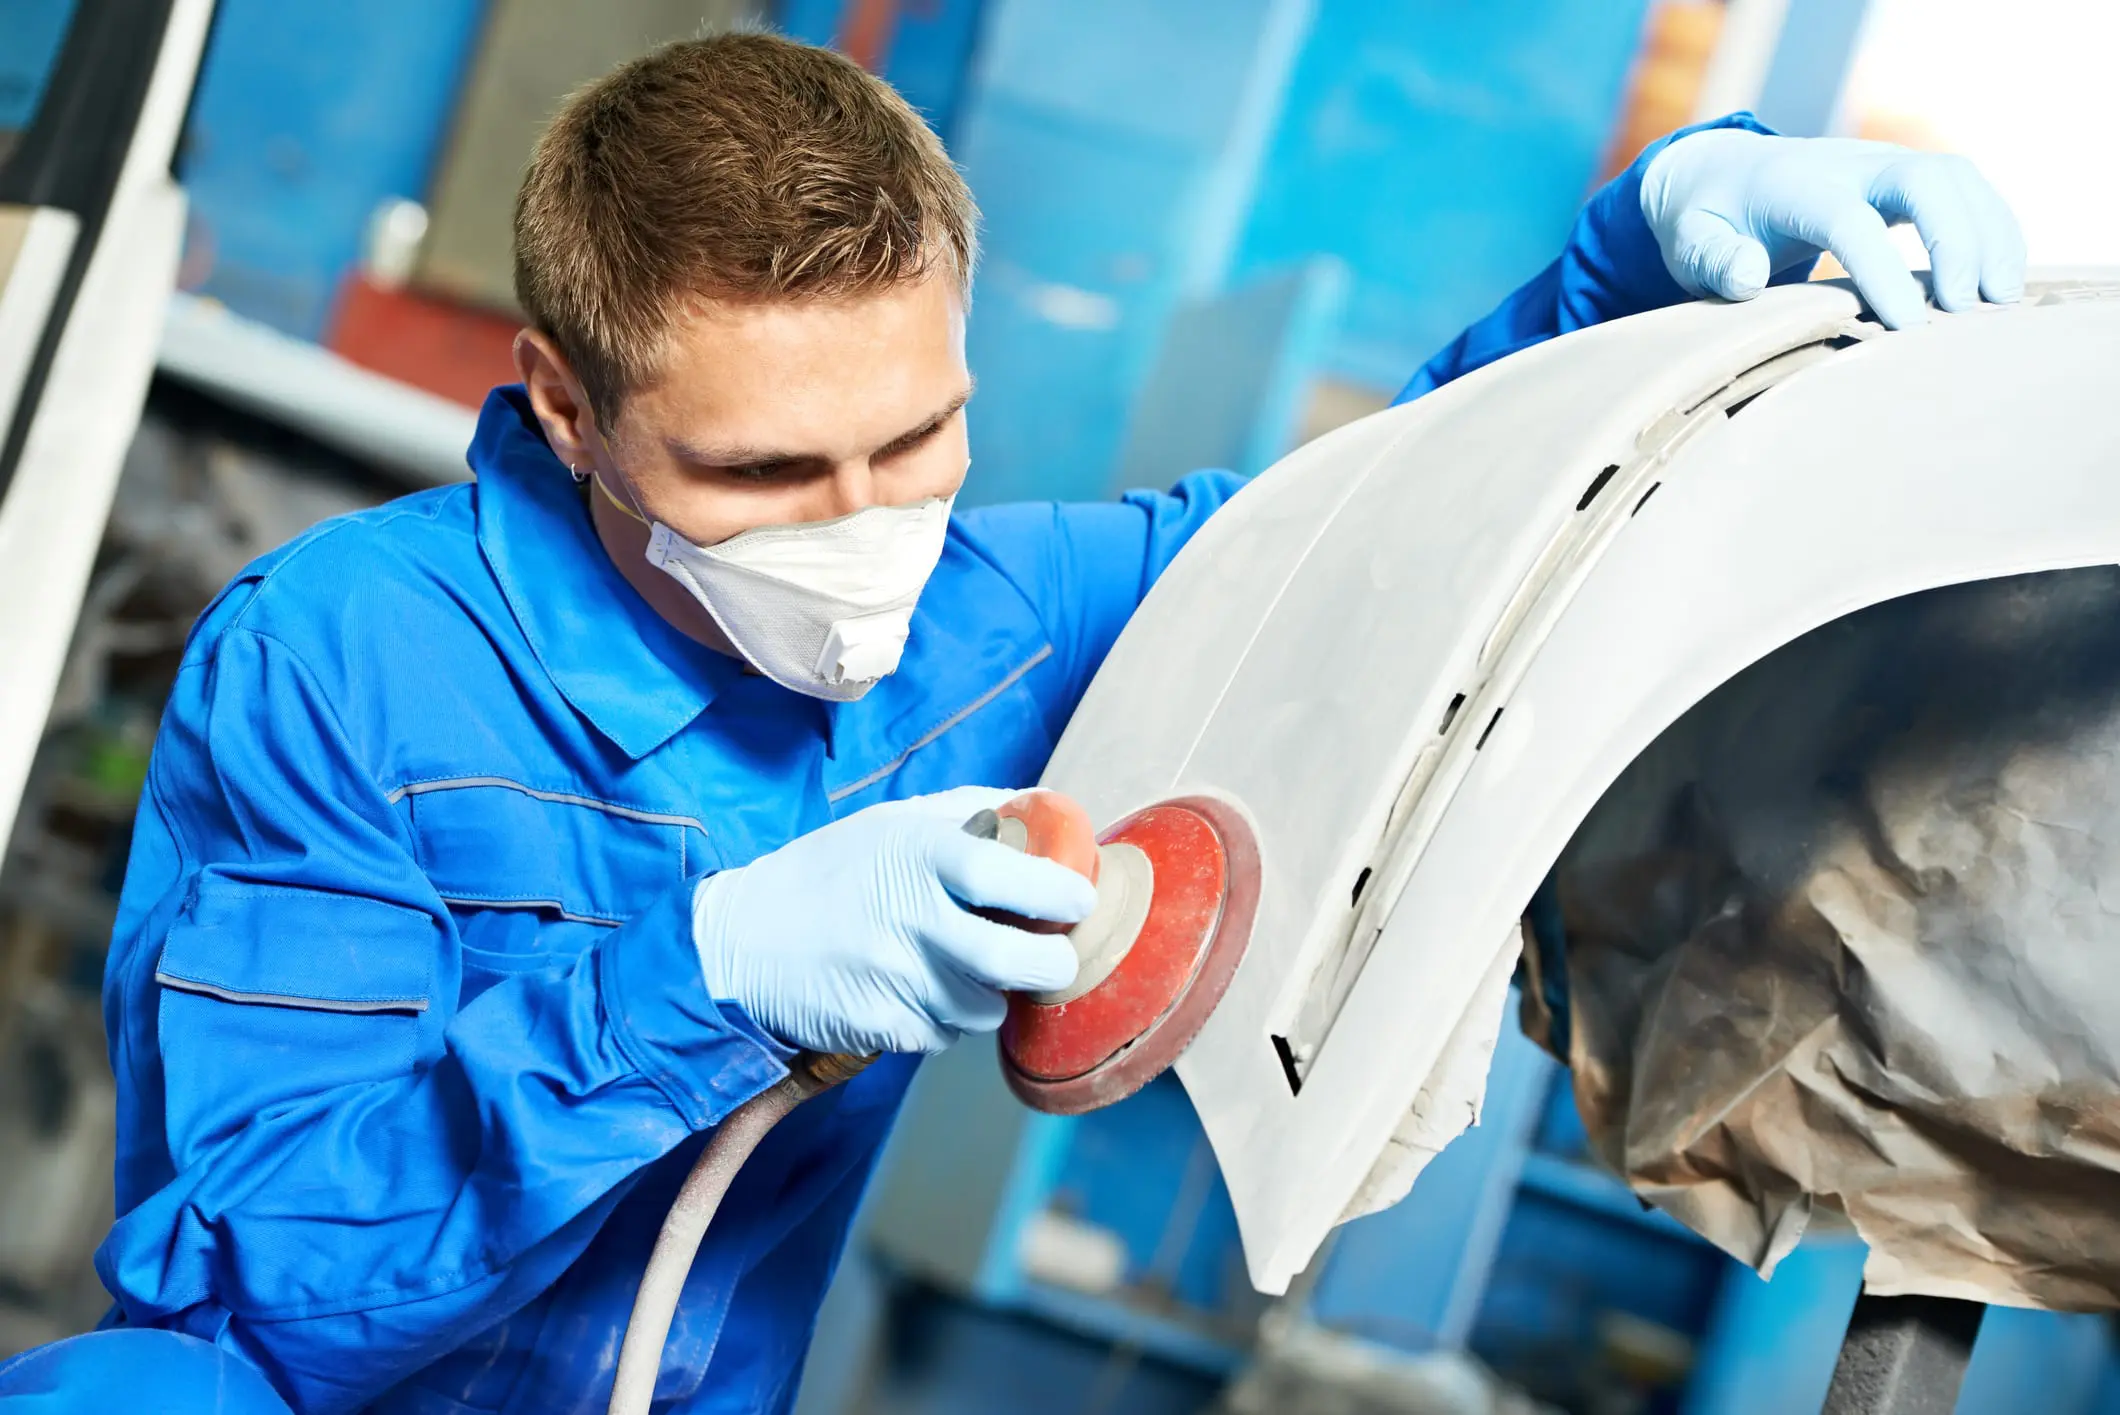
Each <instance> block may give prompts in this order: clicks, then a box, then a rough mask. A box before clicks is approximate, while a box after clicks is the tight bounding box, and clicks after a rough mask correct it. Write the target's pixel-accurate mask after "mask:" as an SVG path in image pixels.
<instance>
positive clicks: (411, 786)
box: [383, 684, 1007, 835]
mask: <svg viewBox="0 0 2120 1415" xmlns="http://www.w3.org/2000/svg"><path fill="white" fill-rule="evenodd" d="M1003 686H1004V687H1005V686H1007V685H1006V684H1004V685H1003ZM473 786H501V787H505V788H507V789H508V790H510V791H520V792H522V793H523V794H524V795H525V796H528V797H530V798H531V799H533V800H538V801H551V802H554V803H556V804H558V805H562V806H587V807H588V808H589V809H590V810H592V811H602V812H603V813H604V814H606V815H612V816H622V817H624V818H625V819H626V820H631V821H645V822H647V823H648V824H649V825H688V826H690V827H692V829H694V830H696V831H698V832H699V833H700V834H701V835H705V834H706V833H707V827H706V825H705V823H704V822H702V821H701V820H700V819H699V817H697V816H673V815H666V814H664V813H663V812H661V811H641V810H635V809H634V808H633V807H631V806H614V805H612V804H611V803H610V802H609V801H599V800H597V799H596V798H595V797H594V796H577V795H575V794H574V793H572V792H570V791H540V790H538V789H537V788H536V787H534V786H525V785H523V783H522V782H520V781H510V780H509V779H508V778H507V777H505V776H452V777H448V778H445V779H443V780H441V781H411V782H407V783H406V784H405V785H403V786H400V787H398V789H397V790H395V791H393V792H391V793H390V794H389V795H387V796H385V797H384V798H383V799H384V800H385V801H388V802H389V803H390V804H391V805H393V806H395V805H396V804H397V803H398V802H400V801H402V800H404V799H405V798H406V797H407V796H424V795H425V794H426V793H428V792H429V791H462V790H464V789H466V788H468V787H473Z"/></svg>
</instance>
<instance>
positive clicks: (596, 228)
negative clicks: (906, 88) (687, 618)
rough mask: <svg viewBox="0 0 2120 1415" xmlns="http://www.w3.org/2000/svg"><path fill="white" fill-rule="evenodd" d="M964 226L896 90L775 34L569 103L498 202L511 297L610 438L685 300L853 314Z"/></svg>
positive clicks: (666, 64)
mask: <svg viewBox="0 0 2120 1415" xmlns="http://www.w3.org/2000/svg"><path fill="white" fill-rule="evenodd" d="M977 230H978V210H977V208H976V207H975V206H974V205H973V203H972V194H971V192H970V190H969V189H968V188H967V187H966V186H965V184H964V178H963V177H962V176H961V175H960V174H959V173H958V171H957V169H956V167H955V166H953V165H952V164H951V162H950V159H949V156H948V154H947V153H945V152H944V151H943V148H942V143H941V141H940V140H939V139H938V138H936V136H935V134H934V133H933V131H931V130H930V129H929V128H928V126H927V124H926V123H925V122H923V121H922V120H921V118H920V115H919V114H918V113H916V112H915V111H914V110H913V108H912V107H911V105H909V104H908V103H907V102H906V101H905V100H904V99H903V98H902V97H900V96H899V94H898V91H897V90H896V89H893V88H892V87H891V86H890V85H889V84H887V83H885V82H884V81H883V80H881V79H879V78H877V77H875V76H874V75H872V74H869V73H866V72H864V71H863V70H862V69H861V68H860V66H858V65H856V64H855V63H853V62H852V61H851V60H849V59H847V58H845V57H844V56H842V55H839V54H835V53H833V52H832V51H831V50H828V49H819V48H815V47H813V46H811V45H807V44H798V43H796V42H795V41H793V40H790V39H785V38H782V37H780V36H778V35H771V34H759V33H738V34H722V35H716V36H713V37H711V38H707V39H696V40H686V41H682V42H679V43H675V44H668V45H665V46H663V47H662V48H660V49H657V50H655V51H653V52H652V53H650V54H647V55H645V56H643V57H641V58H639V59H635V60H633V61H632V62H631V63H629V64H625V65H622V66H620V67H619V68H617V69H615V70H613V71H612V72H611V73H609V74H606V75H605V76H604V77H603V78H601V79H598V80H597V81H596V82H595V83H592V84H590V85H589V86H588V87H586V88H583V89H581V90H579V91H577V92H576V93H574V94H573V95H571V96H570V97H569V98H568V99H567V101H566V103H565V104H564V105H563V106H562V107H561V109H560V111H559V114H558V116H556V117H555V118H554V119H553V120H552V125H551V126H550V127H549V128H547V129H546V131H545V133H544V136H543V137H542V138H540V139H539V141H538V144H537V149H536V151H535V153H534V154H533V155H532V157H531V159H530V167H529V171H528V172H527V173H525V175H524V177H523V185H522V189H521V190H520V191H519V192H518V193H517V196H516V202H515V293H516V298H517V299H518V300H519V301H520V302H521V304H522V307H523V312H524V314H525V315H526V316H527V317H528V319H529V321H530V323H531V324H532V325H533V326H534V327H535V328H537V329H539V330H540V331H542V332H543V333H544V334H545V335H547V336H548V337H549V338H550V339H551V340H552V341H553V343H554V344H556V345H557V346H558V347H559V349H560V352H561V353H563V354H564V355H565V356H566V358H567V361H568V363H569V364H571V365H572V367H573V369H574V373H575V377H576V378H578V379H579V380H580V381H581V384H582V387H583V391H584V392H585V393H586V394H587V395H588V397H589V401H590V406H591V407H592V408H594V409H595V410H596V413H597V416H598V418H599V419H600V420H602V421H603V422H604V424H605V426H606V428H607V429H608V427H609V426H610V424H611V421H612V420H613V419H615V418H616V417H617V414H618V410H619V408H620V406H621V405H622V404H623V402H624V399H625V396H626V395H627V394H628V393H630V392H632V391H634V390H636V389H639V388H641V387H644V386H646V385H647V384H648V383H650V382H651V381H652V380H653V379H654V377H655V376H656V373H657V371H658V368H659V366H660V363H661V358H662V350H663V343H664V340H665V338H666V336H667V335H668V332H669V329H670V325H671V323H672V321H673V319H674V318H675V317H676V316H677V315H678V314H679V312H680V311H681V309H682V307H683V304H684V302H685V301H686V300H688V299H690V298H693V297H696V296H705V297H708V298H721V299H783V298H790V299H799V298H814V297H820V296H821V297H831V296H843V295H855V294H860V293H864V292H868V291H872V290H878V289H882V288H885V287H888V286H891V285H894V284H897V283H899V282H902V281H907V280H913V279H918V278H920V277H922V276H925V275H926V274H928V273H929V272H930V271H932V270H934V269H935V268H936V267H937V264H938V262H940V263H944V264H946V265H947V266H948V267H949V268H950V270H951V272H952V274H953V276H954V278H955V279H956V280H957V281H958V283H959V286H960V288H961V289H963V290H966V291H968V290H969V286H970V282H971V275H972V267H973V264H974V262H975V261H976V259H977V254H978V236H977Z"/></svg>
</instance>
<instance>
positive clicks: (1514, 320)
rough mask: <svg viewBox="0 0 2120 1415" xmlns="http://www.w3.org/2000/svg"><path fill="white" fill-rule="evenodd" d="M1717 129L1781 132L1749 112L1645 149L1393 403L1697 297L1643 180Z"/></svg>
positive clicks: (1783, 280) (1793, 278) (1805, 274)
mask: <svg viewBox="0 0 2120 1415" xmlns="http://www.w3.org/2000/svg"><path fill="white" fill-rule="evenodd" d="M1710 128H1742V129H1744V130H1745V131H1746V132H1751V133H1768V134H1771V133H1772V132H1773V129H1771V128H1769V127H1767V126H1766V125H1765V124H1764V123H1761V122H1760V121H1759V120H1758V119H1757V118H1754V117H1753V116H1752V115H1751V114H1750V113H1732V114H1730V115H1728V116H1727V117H1723V118H1717V119H1716V120H1714V121H1713V122H1709V123H1698V124H1695V125H1694V126H1693V127H1690V128H1680V129H1679V130H1678V131H1677V132H1675V133H1672V134H1670V135H1669V136H1668V137H1663V138H1659V139H1657V140H1656V141H1655V142H1653V143H1651V144H1649V146H1648V147H1646V148H1644V149H1642V153H1641V156H1639V157H1637V158H1635V159H1634V161H1633V163H1632V164H1631V165H1630V166H1629V167H1628V168H1627V170H1626V171H1624V172H1622V173H1620V174H1619V175H1618V176H1617V177H1614V178H1613V179H1612V180H1611V181H1609V182H1607V183H1605V185H1604V186H1602V187H1599V188H1598V189H1597V191H1596V192H1594V193H1593V194H1592V195H1591V197H1590V200H1589V201H1587V202H1585V203H1584V204H1583V209H1582V211H1581V212H1579V213H1578V214H1577V215H1576V218H1575V225H1574V226H1573V227H1571V228H1570V229H1569V232H1568V243H1567V244H1566V245H1565V246H1563V247H1562V248H1561V253H1560V255H1559V256H1557V257H1556V258H1555V259H1554V261H1553V263H1552V264H1551V265H1549V266H1547V267H1546V268H1545V269H1544V270H1542V271H1540V272H1539V273H1538V274H1537V275H1535V276H1533V277H1532V278H1531V280H1530V281H1529V282H1528V283H1527V284H1525V285H1523V286H1522V287H1521V288H1519V289H1517V290H1516V291H1515V292H1513V293H1512V294H1511V295H1510V296H1509V297H1508V298H1507V299H1505V300H1503V301H1502V302H1501V303H1500V304H1499V305H1497V306H1495V308H1494V312H1493V313H1491V314H1489V315H1488V316H1487V317H1486V318H1484V319H1482V320H1480V321H1479V322H1478V323H1477V324H1474V325H1473V326H1471V327H1470V328H1469V329H1467V330H1466V331H1465V332H1464V333H1462V334H1460V335H1458V337H1457V338H1455V339H1453V340H1451V341H1450V343H1449V344H1447V345H1446V346H1444V348H1443V350H1442V352H1441V353H1439V354H1437V355H1436V356H1435V357H1434V358H1432V359H1430V360H1429V361H1428V362H1427V363H1425V364H1423V365H1422V366H1421V369H1420V371H1419V372H1418V373H1416V374H1414V376H1413V380H1412V381H1411V382H1410V383H1408V384H1407V385H1406V387H1405V388H1404V389H1402V390H1401V391H1400V393H1399V396H1398V397H1397V398H1395V399H1393V400H1392V402H1393V404H1394V406H1395V405H1397V404H1399V403H1410V402H1412V401H1413V400H1414V399H1416V398H1418V397H1420V396H1421V395H1422V394H1423V393H1428V392H1431V391H1433V390H1435V389H1437V388H1441V387H1442V386H1443V385H1444V384H1446V383H1448V382H1450V381H1451V380H1452V379H1454V378H1459V377H1462V376H1463V375H1465V374H1468V373H1471V372H1472V371H1473V370H1474V369H1477V368H1484V367H1485V366H1487V365H1488V364H1491V363H1493V362H1494V361H1495V360H1496V359H1499V358H1503V357H1505V356H1507V355H1509V354H1513V353H1515V352H1516V351H1517V350H1519V349H1526V348H1529V347H1530V346H1531V345H1533V344H1542V343H1544V342H1545V341H1546V340H1548V339H1551V338H1553V337H1554V336H1555V335H1559V334H1566V333H1569V332H1570V331H1572V330H1577V329H1587V328H1589V327H1590V326H1591V325H1593V324H1603V323H1604V322H1605V321H1606V320H1608V319H1619V318H1621V317H1622V316H1624V315H1630V314H1642V313H1645V312H1647V311H1649V310H1654V309H1662V308H1663V307H1664V306H1666V305H1675V304H1678V303H1680V302H1681V301H1684V300H1687V299H1689V298H1691V297H1690V296H1689V295H1687V293H1686V292H1685V291H1684V290H1683V289H1681V288H1680V287H1679V284H1678V282H1677V281H1676V280H1673V279H1672V278H1671V272H1670V271H1669V270H1667V269H1666V268H1665V267H1664V256H1663V252H1662V250H1661V249H1659V248H1658V246H1657V244H1656V236H1655V233H1654V232H1652V231H1650V229H1649V222H1648V220H1647V219H1646V218H1645V217H1643V215H1642V175H1643V173H1645V172H1647V171H1648V170H1649V163H1650V162H1651V161H1652V160H1654V158H1655V157H1656V155H1657V154H1658V153H1659V152H1662V151H1663V150H1664V149H1665V148H1666V147H1669V146H1670V145H1671V144H1672V143H1674V142H1677V141H1678V140H1679V139H1680V138H1683V137H1690V136H1692V135H1693V134H1694V133H1698V132H1704V131H1706V130H1707V129H1710ZM1809 278H1810V266H1808V265H1805V266H1803V267H1800V268H1798V269H1796V270H1788V271H1783V272H1782V273H1781V274H1780V275H1778V276H1776V277H1775V279H1774V281H1773V283H1774V284H1776V285H1786V284H1791V283H1800V282H1802V281H1804V280H1807V279H1809Z"/></svg>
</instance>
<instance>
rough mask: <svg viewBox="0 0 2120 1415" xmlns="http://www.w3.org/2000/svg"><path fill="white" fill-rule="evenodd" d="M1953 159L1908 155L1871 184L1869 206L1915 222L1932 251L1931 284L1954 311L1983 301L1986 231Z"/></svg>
mask: <svg viewBox="0 0 2120 1415" xmlns="http://www.w3.org/2000/svg"><path fill="white" fill-rule="evenodd" d="M1954 165H1955V159H1952V158H1948V157H1937V156H1933V155H1930V154H1926V153H1909V154H1907V155H1906V156H1905V157H1903V158H1901V159H1899V160H1898V161H1895V162H1892V163H1890V164H1889V165H1887V166H1886V167H1884V168H1883V169H1882V170H1880V171H1879V172H1878V174H1877V176H1876V177H1875V178H1874V179H1873V180H1872V181H1871V183H1870V190H1869V199H1870V205H1871V206H1873V207H1874V208H1876V210H1877V213H1878V215H1880V216H1882V217H1883V218H1884V219H1885V220H1886V221H1888V222H1898V221H1911V222H1913V223H1914V229H1915V230H1917V231H1919V232H1920V233H1921V243H1922V245H1924V246H1926V247H1928V251H1929V287H1930V289H1931V290H1933V291H1934V292H1935V295H1936V303H1937V305H1939V306H1940V307H1942V308H1943V309H1946V310H1949V311H1951V312H1952V313H1954V314H1955V313H1957V312H1958V311H1961V310H1969V309H1971V308H1972V307H1973V306H1975V305H1977V304H1979V303H1980V266H1981V253H1982V249H1983V247H1984V246H1985V244H1986V231H1985V230H1984V229H1983V223H1982V221H1981V220H1980V218H1979V216H1978V215H1977V214H1976V213H1975V211H1974V208H1973V205H1972V202H1971V201H1970V200H1969V199H1968V195H1967V193H1966V192H1965V191H1964V190H1963V189H1962V188H1961V187H1960V185H1959V183H1958V180H1957V177H1956V174H1955V173H1953V171H1952V170H1951V169H1952V167H1953V166H1954Z"/></svg>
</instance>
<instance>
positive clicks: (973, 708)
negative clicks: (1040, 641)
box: [825, 644, 1053, 804]
mask: <svg viewBox="0 0 2120 1415" xmlns="http://www.w3.org/2000/svg"><path fill="white" fill-rule="evenodd" d="M1052 656H1053V646H1052V645H1051V644H1047V645H1046V646H1045V647H1044V648H1042V649H1039V650H1038V651H1037V652H1036V653H1034V654H1032V655H1031V656H1030V657H1029V658H1027V659H1025V660H1024V661H1023V662H1022V663H1020V664H1018V665H1016V668H1015V671H1014V672H1012V673H1010V674H1009V675H1008V677H1006V678H1004V679H1002V680H1001V681H1000V682H999V683H996V684H995V685H994V686H993V687H991V688H989V689H987V690H986V691H985V692H983V693H981V694H980V695H979V696H978V697H976V698H974V699H972V701H971V702H969V703H967V704H966V705H965V706H963V707H961V708H959V709H957V711H955V712H953V713H951V714H950V715H949V716H948V717H946V718H944V719H943V720H942V725H941V726H939V727H937V728H936V729H935V730H934V731H932V732H930V733H928V734H927V735H926V736H924V737H922V738H921V739H920V740H919V741H917V742H915V743H914V744H913V745H912V746H910V747H907V748H906V749H905V750H904V751H902V752H900V753H899V754H898V755H897V756H895V757H893V758H892V759H891V760H890V761H887V762H885V763H884V764H883V765H882V766H880V767H877V768H876V769H875V770H874V771H872V772H870V773H869V774H868V775H867V776H864V777H862V778H861V780H859V781H856V782H854V783H852V784H851V785H847V786H842V787H840V788H839V789H838V790H837V791H834V792H831V793H830V794H828V795H827V796H826V797H825V799H826V800H827V801H830V802H833V803H834V804H837V803H838V802H840V801H844V800H845V799H846V798H847V797H849V796H853V795H857V794H859V793H860V792H863V791H866V790H868V789H869V788H870V787H871V786H874V785H875V784H876V783H877V782H879V781H881V780H883V779H884V778H885V777H887V776H889V775H890V774H891V773H892V772H894V771H896V770H898V768H900V767H902V766H904V765H905V764H906V761H907V759H908V758H910V757H911V756H912V755H913V753H915V752H917V751H919V750H920V749H921V748H922V747H926V746H930V745H932V744H933V743H934V741H935V740H936V739H937V738H938V737H940V736H942V734H943V733H945V732H947V731H949V730H950V729H951V728H952V727H955V726H956V725H957V724H958V723H960V722H962V721H964V720H965V719H966V718H968V717H970V716H971V715H972V714H973V713H975V712H977V711H979V709H981V708H983V707H985V706H986V705H987V704H988V703H990V702H992V701H993V700H994V699H996V698H998V697H1000V696H1001V695H1002V694H1003V693H1005V692H1007V691H1008V690H1009V689H1010V688H1013V687H1015V686H1016V682H1017V680H1018V679H1020V678H1022V677H1023V675H1024V674H1026V673H1028V672H1030V671H1031V670H1032V669H1033V668H1036V667H1037V666H1038V665H1039V664H1041V663H1043V662H1045V661H1046V660H1047V659H1049V658H1051V657H1052Z"/></svg>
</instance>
